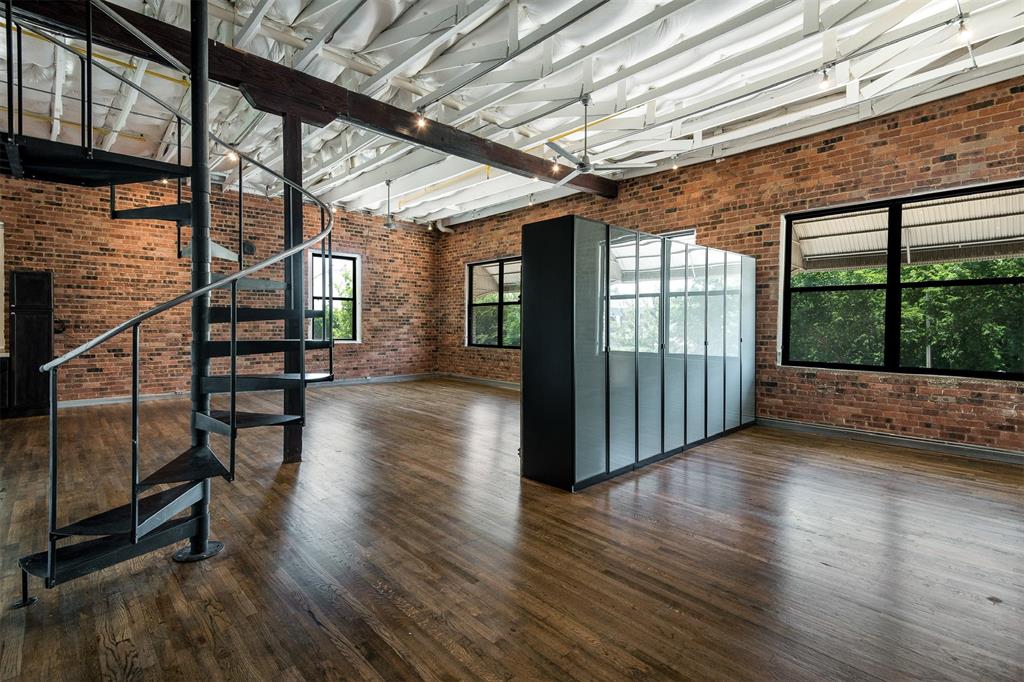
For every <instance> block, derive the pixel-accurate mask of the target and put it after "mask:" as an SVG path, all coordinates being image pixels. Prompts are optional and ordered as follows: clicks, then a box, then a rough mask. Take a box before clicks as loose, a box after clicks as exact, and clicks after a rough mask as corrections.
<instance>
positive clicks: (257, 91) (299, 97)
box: [14, 0, 618, 198]
mask: <svg viewBox="0 0 1024 682" xmlns="http://www.w3.org/2000/svg"><path fill="white" fill-rule="evenodd" d="M14 7H15V12H16V14H17V15H18V16H20V17H25V18H33V17H34V18H36V19H37V20H39V21H40V22H41V23H45V24H46V25H51V26H60V27H61V28H62V29H63V30H64V31H66V32H68V33H70V34H73V35H77V36H82V35H84V27H85V9H84V3H83V2H81V0H75V1H73V0H49V1H48V0H15V2H14ZM117 11H118V13H120V14H121V16H122V17H124V18H125V19H127V20H128V21H130V22H131V23H132V24H133V25H134V26H135V27H136V28H138V29H139V30H141V31H142V32H143V33H145V34H146V35H147V36H149V37H150V38H151V39H152V40H153V41H154V42H155V43H157V44H158V45H160V47H162V48H163V49H164V50H166V51H167V52H168V53H170V54H171V55H172V56H173V57H175V58H176V59H178V60H180V61H181V62H182V63H183V64H185V65H188V64H189V63H190V57H189V49H188V46H189V32H188V31H186V30H184V29H180V28H178V27H176V26H172V25H171V24H168V23H165V22H162V21H159V20H157V19H153V18H151V17H147V16H145V15H143V14H140V13H138V12H133V11H131V10H128V9H125V8H123V7H118V8H117ZM93 35H94V37H95V40H96V42H97V43H99V44H102V45H105V46H107V47H110V48H113V49H116V50H119V51H121V52H125V53H128V54H132V55H136V56H138V57H141V58H144V59H149V60H151V61H155V62H158V63H164V60H163V58H161V56H160V55H159V54H157V53H155V52H154V51H152V50H151V49H149V48H148V47H146V46H145V45H142V44H141V43H140V42H139V41H138V40H137V39H136V38H135V37H134V36H132V35H131V34H130V33H129V32H128V31H126V30H125V29H124V28H122V27H121V26H119V25H118V24H117V23H116V22H114V21H113V20H112V19H110V18H109V17H107V16H106V15H105V14H103V13H102V12H94V17H93ZM210 79H211V80H213V81H216V82H218V83H222V84H224V85H227V86H230V87H233V88H238V89H240V90H241V91H242V92H243V94H245V96H246V98H247V99H248V100H249V101H250V102H251V103H252V104H253V106H254V107H257V108H259V109H261V110H264V111H269V112H271V113H275V114H279V115H281V114H284V113H286V112H290V113H294V114H298V115H299V116H301V117H302V119H303V121H305V122H307V123H312V124H315V125H326V124H327V123H329V122H331V121H334V120H336V119H340V120H343V121H346V122H347V123H351V124H352V125H354V126H358V127H360V128H364V129H366V130H371V131H373V132H376V133H380V134H382V135H386V136H388V137H392V138H395V139H399V140H404V141H406V142H411V143H413V144H417V145H420V146H422V147H426V148H428V149H434V150H436V151H439V152H441V153H444V154H451V155H453V156H458V157H460V158H463V159H467V160H469V161H475V162H477V163H482V164H485V165H488V166H492V167H494V168H497V169H500V170H503V171H507V172H509V173H515V174H516V175H522V176H525V177H536V178H539V179H541V180H547V181H548V182H557V181H558V180H559V179H560V178H561V177H564V175H565V174H566V173H568V172H569V171H570V170H571V169H570V168H569V167H568V166H565V165H562V166H560V170H559V171H552V166H551V162H550V161H547V160H545V159H543V158H541V157H539V156H534V155H533V154H528V153H526V152H524V151H521V150H519V149H515V148H513V147H508V146H505V145H502V144H498V143H496V142H492V141H491V140H487V139H484V138H481V137H478V136H476V135H473V134H471V133H467V132H465V131H463V130H459V129H458V128H455V127H452V126H449V125H444V124H442V123H439V122H436V121H430V122H429V123H428V124H427V125H425V126H422V127H421V126H418V125H417V119H418V116H417V114H416V113H415V112H411V111H405V110H404V109H400V108H398V107H395V106H392V105H390V104H386V103H384V102H380V101H378V100H375V99H373V98H372V97H367V96H366V95H362V94H360V93H357V92H352V91H351V90H347V89H345V88H343V87H341V86H339V85H335V84H334V83H330V82H328V81H324V80H321V79H319V78H316V77H314V76H310V75H309V74H306V73H302V72H301V71H296V70H295V69H292V68H289V67H287V66H283V65H281V64H277V63H275V62H272V61H270V60H268V59H263V58H262V57H258V56H256V55H254V54H250V53H248V52H244V51H242V50H236V49H235V48H233V47H229V46H227V45H224V44H222V43H218V42H215V41H212V40H211V41H210ZM568 185H569V186H571V187H574V188H575V189H578V190H581V191H584V192H590V193H592V194H598V195H600V196H604V197H609V198H613V197H615V196H616V195H617V194H618V183H616V182H615V181H613V180H609V179H607V178H603V177H601V176H599V175H592V174H586V175H580V176H577V177H576V178H574V179H573V180H571V181H569V183H568Z"/></svg>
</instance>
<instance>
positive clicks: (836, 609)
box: [0, 380, 1024, 681]
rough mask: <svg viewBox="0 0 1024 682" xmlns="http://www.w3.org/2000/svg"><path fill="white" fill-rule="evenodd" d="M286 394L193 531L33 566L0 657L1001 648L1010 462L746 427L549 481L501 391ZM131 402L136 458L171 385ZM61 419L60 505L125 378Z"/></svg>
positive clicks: (795, 663) (73, 494)
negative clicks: (298, 406)
mask: <svg viewBox="0 0 1024 682" xmlns="http://www.w3.org/2000/svg"><path fill="white" fill-rule="evenodd" d="M307 396H308V400H309V405H308V414H307V421H308V426H307V428H306V429H305V458H304V461H303V462H302V463H301V464H297V465H295V464H292V465H283V464H281V458H280V450H279V448H280V435H279V434H278V433H277V431H275V430H268V429H254V430H251V431H248V432H243V433H242V435H241V437H240V438H239V443H238V452H239V458H238V472H237V473H238V475H237V479H236V481H235V482H234V483H230V484H229V483H226V482H224V481H220V480H218V481H215V482H214V483H213V489H214V492H213V504H212V507H211V510H212V516H213V521H212V526H213V535H214V537H216V538H217V539H220V540H222V541H224V542H225V543H226V546H227V548H226V550H225V551H224V552H223V553H222V554H220V555H218V556H217V557H215V558H214V559H212V560H210V561H207V562H203V563H200V564H184V565H182V564H175V563H173V562H172V561H170V557H169V555H170V552H169V551H159V552H154V553H152V554H149V555H146V556H143V557H139V558H137V559H133V560H132V561H129V562H126V563H124V564H121V565H119V566H117V567H114V568H112V569H108V570H106V571H103V572H100V573H98V574H94V575H91V576H88V577H85V578H82V579H79V580H76V581H74V582H72V583H69V584H66V585H62V586H60V587H58V588H57V589H55V590H51V591H45V590H42V589H41V588H40V586H39V583H38V581H34V582H33V589H34V591H35V593H36V594H37V596H39V597H40V601H39V603H38V604H37V605H35V606H34V607H32V608H31V609H27V610H19V611H11V610H5V611H3V613H2V615H0V678H2V679H5V680H6V679H11V680H38V679H53V680H62V679H68V680H80V679H100V678H116V679H199V678H202V679H211V680H219V679H226V680H227V679H246V680H249V679H274V680H277V679H366V680H406V679H417V678H419V679H474V680H505V679H522V680H536V679H570V678H575V679H596V680H622V679H626V678H634V679H702V680H735V679H752V680H753V679H758V680H761V679H785V680H804V679H806V680H820V679H858V680H861V679H863V680H871V679H886V680H888V679H906V678H926V679H950V680H976V679H977V680H980V679H984V680H1018V681H1019V680H1020V679H1022V677H1024V647H1022V645H1021V633H1022V632H1024V583H1022V581H1021V575H1022V574H1024V473H1022V470H1021V469H1020V468H1015V467H1011V466H1009V465H1002V464H997V463H987V462H980V461H969V460H965V459H960V458H956V457H951V456H944V455H940V454H934V453H928V452H922V451H917V450H909V449H902V448H896V447H892V446H885V445H878V444H872V443H866V442H856V441H851V440H839V439H828V438H823V437H820V436H814V435H807V434H796V433H791V432H783V431H778V430H771V429H766V428H761V427H755V428H751V429H747V430H744V431H741V432H739V433H736V434H734V435H731V436H729V437H726V438H723V439H720V440H718V441H714V442H711V443H707V444H705V445H702V446H700V447H698V448H695V449H693V450H690V451H687V452H686V453H684V454H682V455H679V456H676V457H673V458H670V459H668V460H665V461H663V462H660V463H658V464H655V465H652V466H649V467H647V468H645V469H642V470H640V471H638V472H635V473H633V474H629V475H627V476H623V477H621V478H618V479H615V480H613V481H609V482H607V483H603V484H599V485H597V486H594V487H592V488H588V489H587V490H585V491H583V492H581V493H577V494H574V495H573V494H568V493H564V492H561V491H558V490H554V489H551V488H548V487H545V486H542V485H539V484H535V483H533V482H530V481H525V480H523V479H521V478H520V477H519V474H518V472H519V459H518V456H517V449H518V445H519V433H518V430H519V406H518V394H517V393H514V392H511V391H507V390H502V389H495V388H490V387H484V386H478V385H472V384H465V383H460V382H455V381H447V380H433V381H423V382H410V383H399V384H381V385H365V386H350V387H326V386H325V387H318V388H315V389H311V390H310V391H308V393H307ZM222 399H223V396H222V397H219V398H218V399H217V400H218V401H219V400H222ZM279 406H280V396H279V394H274V393H269V394H263V395H260V394H246V395H243V396H240V409H245V410H250V411H258V412H273V411H274V410H276V409H277V408H279ZM142 419H143V431H142V433H143V448H142V451H143V458H144V461H145V464H144V467H143V468H144V473H145V471H149V470H150V469H151V468H155V467H156V466H158V465H159V464H160V463H162V462H163V461H166V459H167V458H169V457H170V456H171V455H173V454H176V453H177V452H180V451H181V450H183V449H184V448H185V447H187V446H188V436H187V424H188V404H187V402H185V401H182V400H167V401H154V402H148V403H143V409H142ZM0 429H2V439H0V570H2V574H0V589H2V590H3V594H4V595H6V597H5V601H11V602H13V600H14V599H15V598H16V597H17V593H18V588H19V577H18V574H17V570H16V566H17V558H18V556H19V555H20V554H24V553H28V552H30V551H37V550H39V549H41V548H43V547H44V546H45V539H46V532H45V531H46V529H45V519H46V502H45V497H44V495H45V490H46V476H47V466H46V446H47V443H46V439H47V432H46V420H45V419H44V418H28V419H20V420H11V421H7V422H3V423H0ZM60 430H61V431H60V432H61V446H62V453H61V457H62V459H61V478H60V485H61V489H62V490H63V491H65V493H66V495H65V496H64V497H63V498H62V500H63V501H62V506H61V508H60V509H59V510H58V511H59V513H58V519H59V522H61V523H66V522H68V521H71V520H74V519H76V518H81V517H84V516H88V515H90V514H93V513H96V512H99V511H103V510H104V509H106V508H109V507H112V506H117V505H119V504H123V503H124V502H126V501H127V498H128V483H127V482H128V480H129V474H130V456H129V453H130V450H129V447H128V444H129V440H128V438H129V436H130V409H129V407H128V406H127V405H107V406H102V407H89V408H75V409H71V410H62V411H61V422H60ZM225 445H226V444H225V443H224V442H223V441H222V440H221V439H220V438H219V437H214V448H215V450H219V451H220V452H223V453H226V447H225Z"/></svg>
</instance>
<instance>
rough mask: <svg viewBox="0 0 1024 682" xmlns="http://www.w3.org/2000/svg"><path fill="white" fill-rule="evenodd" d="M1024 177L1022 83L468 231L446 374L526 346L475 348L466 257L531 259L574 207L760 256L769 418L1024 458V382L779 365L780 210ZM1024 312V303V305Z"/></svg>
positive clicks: (502, 372) (492, 365) (451, 268)
mask: <svg viewBox="0 0 1024 682" xmlns="http://www.w3.org/2000/svg"><path fill="white" fill-rule="evenodd" d="M1022 176H1024V79H1016V80H1013V81H1007V82H1003V83H999V84H996V85H993V86H991V87H985V88H981V89H978V90H974V91H971V92H968V93H965V94H962V95H959V96H956V97H951V98H948V99H944V100H940V101H937V102H933V103H930V104H927V105H924V106H920V107H916V108H913V109H907V110H905V111H901V112H897V113H893V114H891V115H886V116H882V117H878V118H874V119H871V120H868V121H863V122H860V123H856V124H852V125H848V126H845V127H842V128H837V129H833V130H829V131H827V132H824V133H820V134H816V135H812V136H809V137H805V138H802V139H798V140H794V141H790V142H785V143H781V144H776V145H772V146H770V147H765V148H762V149H758V150H754V151H750V152H745V153H742V154H738V155H736V156H731V157H727V158H724V159H722V160H721V161H720V162H718V163H715V162H709V163H703V164H700V165H695V166H685V167H681V168H679V170H677V171H668V172H664V173H658V174H655V175H647V176H644V177H640V178H636V179H633V180H627V181H625V182H623V183H621V185H620V193H619V197H618V198H617V199H615V200H611V201H609V200H607V199H602V198H600V197H595V196H591V195H585V194H577V195H574V196H571V197H567V198H565V199H561V200H557V201H552V202H548V203H545V204H537V205H535V206H531V207H529V208H524V209H521V210H517V211H513V212H510V213H506V214H503V215H499V216H495V217H493V218H487V219H482V220H479V221H476V222H473V223H469V224H466V225H460V226H458V228H459V229H458V232H457V233H456V234H454V235H448V236H446V237H445V238H444V240H443V242H442V248H441V253H440V267H439V270H438V271H439V273H440V277H441V280H440V285H441V287H440V296H441V298H440V303H441V324H440V347H439V349H438V368H439V369H440V370H441V371H445V372H453V373H456V374H466V375H473V376H485V377H490V378H494V379H501V380H506V381H517V380H518V377H519V357H518V351H512V350H498V349H480V348H466V347H465V346H464V345H463V335H464V327H465V321H464V317H465V312H464V301H465V295H466V294H465V273H464V263H466V262H467V261H473V260H481V259H484V258H491V257H499V256H509V255H515V254H518V253H519V248H520V247H519V245H520V228H521V226H522V225H523V224H525V223H530V222H534V221H538V220H544V219H547V218H553V217H556V216H561V215H565V214H568V213H574V214H577V215H581V216H585V217H588V218H594V219H597V220H602V221H606V222H609V223H611V224H613V225H619V226H622V227H626V228H632V229H637V230H642V231H644V232H649V233H655V234H657V233H659V232H666V231H674V230H680V229H684V228H690V227H693V228H696V229H697V241H698V242H699V243H701V244H705V245H708V246H712V247H717V248H721V249H728V250H730V251H735V252H738V253H743V254H749V255H752V256H756V257H757V263H758V268H757V282H758V284H757V305H758V317H757V325H758V342H757V365H758V372H759V377H758V382H757V414H758V416H759V417H764V418H777V419H791V420H798V421H802V422H809V423H813V424H823V425H830V426H842V427H851V428H856V429H862V430H868V431H875V432H883V433H890V434H896V435H905V436H914V437H919V438H928V439H937V440H942V441H950V442H954V443H969V444H973V445H981V446H988V447H995V448H1002V449H1006V450H1011V451H1014V452H1024V385H1022V384H1021V382H1009V381H984V380H975V379H970V380H968V379H958V378H950V377H924V376H912V375H905V374H886V373H878V372H858V371H831V370H829V371H826V370H807V369H805V368H792V367H779V366H777V365H776V337H777V330H778V324H777V315H778V306H779V240H780V238H781V226H780V225H781V223H780V219H781V216H782V215H783V214H785V213H789V212H793V211H801V210H806V209H811V208H819V207H824V206H831V205H836V204H842V203H847V202H857V201H864V200H868V199H879V198H885V197H893V196H900V195H906V194H910V193H913V192H921V191H926V190H934V189H940V188H945V187H957V186H962V185H968V184H976V183H981V182H995V181H999V180H1011V179H1016V178H1020V177H1022ZM1022 314H1024V311H1022Z"/></svg>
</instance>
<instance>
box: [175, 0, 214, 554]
mask: <svg viewBox="0 0 1024 682" xmlns="http://www.w3.org/2000/svg"><path fill="white" fill-rule="evenodd" d="M189 8H190V11H191V31H192V44H191V58H192V74H191V76H192V132H193V134H192V288H193V289H198V288H200V287H203V286H206V285H207V284H209V282H210V161H209V158H210V142H209V137H208V136H207V131H208V130H209V102H208V97H209V88H210V61H209V54H208V52H207V41H208V35H209V18H208V7H207V3H206V2H205V1H204V0H191V2H190V3H189ZM179 139H180V137H179ZM209 338H210V296H209V294H207V295H205V296H200V297H198V298H196V299H194V300H193V301H192V389H191V398H192V411H193V412H206V413H208V412H209V410H210V396H209V395H208V394H206V393H204V392H203V389H202V381H203V377H204V376H206V375H207V374H209V369H210V359H209V357H207V355H206V348H205V344H206V342H207V341H208V340H209ZM209 442H210V435H209V433H207V432H206V431H202V430H200V429H197V428H195V424H194V423H193V426H192V445H193V446H199V445H209ZM209 514H210V480H209V479H205V480H204V481H203V497H202V499H201V500H200V501H199V502H197V503H196V504H194V505H192V515H193V516H194V517H196V518H197V519H198V528H197V530H196V534H195V535H194V536H193V537H192V538H191V540H190V542H189V547H188V548H186V549H182V550H180V551H179V552H177V553H176V554H175V555H174V560H175V561H201V560H202V559H206V558H208V557H211V556H213V555H214V554H217V553H218V552H220V550H221V549H223V548H224V545H223V543H220V542H217V541H215V540H210V515H209Z"/></svg>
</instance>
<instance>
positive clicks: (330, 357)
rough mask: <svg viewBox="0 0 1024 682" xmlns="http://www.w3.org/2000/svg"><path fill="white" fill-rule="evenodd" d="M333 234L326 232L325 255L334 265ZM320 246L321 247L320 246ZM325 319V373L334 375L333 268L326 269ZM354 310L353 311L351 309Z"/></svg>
mask: <svg viewBox="0 0 1024 682" xmlns="http://www.w3.org/2000/svg"><path fill="white" fill-rule="evenodd" d="M333 235H334V229H333V226H332V229H331V231H330V232H328V233H327V257H328V258H330V259H332V260H331V265H334V260H333V259H334V245H333V242H332V239H331V237H332V236H333ZM321 248H322V247H321ZM327 309H328V311H329V312H328V314H327V320H325V324H327V325H329V327H330V335H329V336H328V337H327V338H328V340H329V341H330V345H328V347H327V373H328V374H330V375H331V376H334V268H333V267H332V268H330V269H329V270H327ZM353 312H355V311H353Z"/></svg>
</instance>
